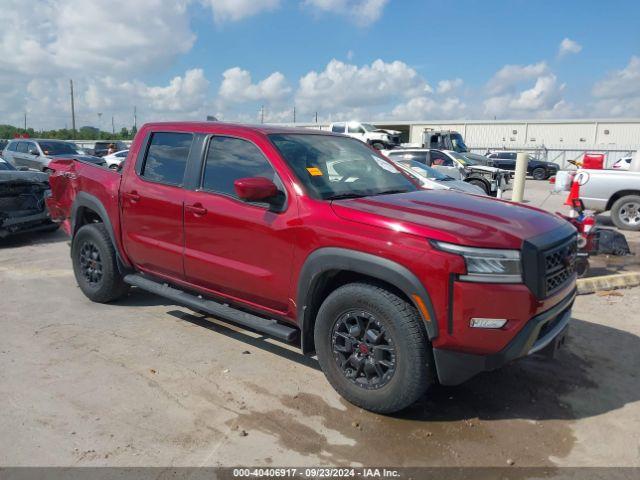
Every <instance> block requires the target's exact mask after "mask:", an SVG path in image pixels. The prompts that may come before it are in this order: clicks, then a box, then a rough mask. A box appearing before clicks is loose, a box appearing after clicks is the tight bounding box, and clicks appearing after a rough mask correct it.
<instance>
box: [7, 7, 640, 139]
mask: <svg viewBox="0 0 640 480" xmlns="http://www.w3.org/2000/svg"><path fill="white" fill-rule="evenodd" d="M0 18H2V23H3V27H2V28H1V29H0V61H2V68H0V123H9V124H14V125H21V124H22V123H23V118H24V113H25V112H26V113H27V122H28V125H29V126H32V127H34V128H36V129H41V128H58V127H65V126H69V127H70V125H71V119H70V107H69V79H70V78H72V79H73V80H74V86H75V90H76V114H77V118H78V120H77V126H78V127H79V126H82V125H94V126H100V127H102V128H103V129H110V128H111V118H112V117H113V118H114V120H115V125H116V128H117V129H119V128H120V127H122V126H127V127H130V126H131V125H132V123H133V108H134V106H136V107H137V112H138V123H139V124H140V123H143V122H145V121H150V120H166V119H204V118H205V116H206V115H208V114H209V115H216V116H217V117H219V118H221V119H225V120H237V121H245V122H247V121H248V122H255V121H257V120H259V118H260V113H259V112H260V109H261V106H263V105H264V112H265V119H266V120H267V121H292V120H293V108H294V105H295V108H296V113H297V120H298V121H311V120H313V119H314V117H315V113H316V112H318V117H319V119H320V120H338V119H356V118H357V119H363V120H371V119H392V118H393V119H401V120H415V119H484V118H498V119H507V118H570V117H640V26H639V25H638V24H637V20H638V18H640V2H638V1H637V0H618V1H615V2H611V3H609V4H603V3H602V2H600V1H598V2H596V1H594V0H574V1H571V0H565V1H557V0H554V1H542V0H540V1H535V0H534V1H532V0H508V1H501V0H491V1H487V0H483V1H481V0H467V1H463V0H461V1H457V2H442V1H436V0H348V1H347V0H0Z"/></svg>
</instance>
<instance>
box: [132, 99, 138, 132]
mask: <svg viewBox="0 0 640 480" xmlns="http://www.w3.org/2000/svg"><path fill="white" fill-rule="evenodd" d="M133 128H135V129H136V132H137V131H138V114H137V111H136V106H135V105H134V106H133Z"/></svg>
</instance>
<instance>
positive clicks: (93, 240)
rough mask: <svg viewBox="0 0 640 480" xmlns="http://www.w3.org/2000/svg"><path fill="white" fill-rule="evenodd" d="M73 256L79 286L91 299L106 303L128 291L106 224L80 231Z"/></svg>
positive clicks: (98, 224)
mask: <svg viewBox="0 0 640 480" xmlns="http://www.w3.org/2000/svg"><path fill="white" fill-rule="evenodd" d="M71 258H72V262H73V273H74V274H75V277H76V281H77V282H78V286H79V287H80V290H82V293H84V294H85V295H86V296H87V297H88V298H89V299H90V300H92V301H94V302H98V303H107V302H111V301H113V300H116V299H118V298H120V297H122V296H123V295H124V294H125V293H127V291H128V289H129V286H128V285H127V284H126V283H124V281H123V280H122V275H121V274H120V271H119V270H118V265H117V263H116V252H115V249H114V247H113V244H112V243H111V238H110V237H109V233H108V232H107V229H106V228H105V226H104V224H102V223H91V224H89V225H84V226H83V227H81V228H80V230H78V233H76V235H75V236H74V237H73V243H72V245H71Z"/></svg>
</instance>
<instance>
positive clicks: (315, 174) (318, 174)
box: [307, 167, 322, 177]
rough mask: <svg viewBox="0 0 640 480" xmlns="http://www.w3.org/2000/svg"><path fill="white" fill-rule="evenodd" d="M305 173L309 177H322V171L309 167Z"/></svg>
mask: <svg viewBox="0 0 640 480" xmlns="http://www.w3.org/2000/svg"><path fill="white" fill-rule="evenodd" d="M307 172H309V175H311V176H313V177H321V176H322V170H320V169H319V168H317V167H309V168H307Z"/></svg>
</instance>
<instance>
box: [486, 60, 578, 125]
mask: <svg viewBox="0 0 640 480" xmlns="http://www.w3.org/2000/svg"><path fill="white" fill-rule="evenodd" d="M565 88H566V85H565V84H564V83H561V82H559V81H558V78H557V77H556V75H555V74H553V73H552V72H551V71H550V69H549V67H548V65H547V64H546V63H545V62H539V63H535V64H530V65H505V66H504V67H502V68H501V69H500V70H498V72H496V74H495V75H494V76H493V77H492V78H491V79H490V80H489V82H488V83H487V91H488V93H489V97H488V98H486V99H485V100H484V101H483V102H482V104H483V106H484V114H485V115H487V116H489V117H494V116H495V117H501V118H522V117H534V118H535V117H548V116H550V115H553V114H554V113H558V112H562V113H563V116H565V117H568V116H573V115H574V114H575V112H574V111H573V109H572V107H571V106H570V105H569V104H568V103H567V102H565V101H564V99H563V94H564V91H565Z"/></svg>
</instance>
